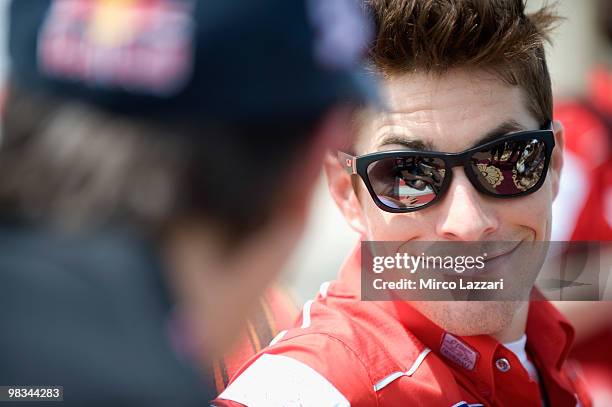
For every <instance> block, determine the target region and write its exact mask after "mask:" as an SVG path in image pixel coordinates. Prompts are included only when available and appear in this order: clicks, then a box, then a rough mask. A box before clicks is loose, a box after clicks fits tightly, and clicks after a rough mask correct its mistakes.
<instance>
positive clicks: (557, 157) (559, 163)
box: [550, 120, 565, 199]
mask: <svg viewBox="0 0 612 407" xmlns="http://www.w3.org/2000/svg"><path fill="white" fill-rule="evenodd" d="M553 132H554V133H555V148H554V150H553V153H552V157H551V161H550V175H551V176H552V192H553V199H555V198H556V197H557V194H558V193H559V183H560V177H561V170H562V168H563V150H564V148H565V135H564V129H563V124H561V122H560V121H558V120H555V121H553Z"/></svg>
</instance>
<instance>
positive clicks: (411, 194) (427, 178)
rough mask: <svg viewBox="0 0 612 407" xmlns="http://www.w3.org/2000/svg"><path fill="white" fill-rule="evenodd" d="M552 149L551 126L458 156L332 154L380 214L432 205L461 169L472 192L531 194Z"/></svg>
mask: <svg viewBox="0 0 612 407" xmlns="http://www.w3.org/2000/svg"><path fill="white" fill-rule="evenodd" d="M554 147H555V138H554V133H553V130H552V122H551V121H548V122H547V123H546V125H545V126H543V127H542V128H541V129H540V130H528V131H520V132H516V133H509V134H507V135H505V136H503V137H501V138H499V139H497V140H494V141H491V142H488V143H485V144H482V145H480V146H476V147H473V148H470V149H468V150H465V151H463V152H461V153H440V152H433V151H408V150H399V151H382V152H377V153H371V154H365V155H361V156H358V157H354V156H352V155H349V154H346V153H343V152H338V159H339V160H340V163H341V164H342V166H343V167H344V169H345V170H346V171H347V172H348V173H349V174H351V175H352V174H357V175H359V176H360V177H361V179H363V182H364V183H365V185H366V187H367V188H368V191H369V192H370V195H371V196H372V199H374V202H375V203H376V205H377V206H378V207H379V208H381V209H382V210H384V211H387V212H394V213H404V212H413V211H417V210H420V209H424V208H427V207H428V206H431V205H433V204H434V203H435V202H436V201H438V200H439V199H440V198H441V197H443V196H444V193H445V192H446V191H447V190H448V187H449V185H450V184H451V180H452V174H453V171H452V168H453V167H458V166H463V168H464V170H465V173H466V175H467V177H468V178H469V180H470V182H471V183H472V185H474V188H476V189H477V190H478V191H480V192H482V193H483V194H486V195H489V196H493V197H497V198H511V197H519V196H524V195H528V194H531V193H533V192H535V191H537V190H538V189H539V188H540V187H541V186H542V184H543V183H544V180H545V179H546V173H547V171H548V165H549V163H550V157H551V154H552V151H553V148H554Z"/></svg>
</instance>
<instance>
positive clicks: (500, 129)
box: [474, 120, 527, 147]
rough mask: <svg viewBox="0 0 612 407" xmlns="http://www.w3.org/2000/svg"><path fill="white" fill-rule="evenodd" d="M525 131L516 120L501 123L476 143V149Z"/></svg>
mask: <svg viewBox="0 0 612 407" xmlns="http://www.w3.org/2000/svg"><path fill="white" fill-rule="evenodd" d="M523 130H527V129H526V128H525V127H524V126H522V125H521V124H520V123H519V122H517V121H516V120H507V121H505V122H503V123H501V124H500V125H499V126H497V127H495V128H494V129H493V130H491V131H489V132H488V133H487V134H485V135H484V136H483V137H482V138H481V139H480V140H478V141H477V142H476V143H474V147H476V146H479V145H481V144H485V143H488V142H489V141H493V140H495V139H497V138H499V137H502V136H505V135H506V134H508V133H513V132H516V131H523Z"/></svg>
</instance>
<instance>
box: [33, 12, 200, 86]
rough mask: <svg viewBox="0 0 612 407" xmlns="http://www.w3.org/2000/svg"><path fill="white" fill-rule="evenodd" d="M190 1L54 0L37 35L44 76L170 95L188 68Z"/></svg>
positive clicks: (190, 58) (191, 25) (191, 27)
mask: <svg viewBox="0 0 612 407" xmlns="http://www.w3.org/2000/svg"><path fill="white" fill-rule="evenodd" d="M193 6H194V4H193V2H192V1H170V0H55V1H53V2H52V4H51V6H50V9H49V12H48V14H47V16H46V19H45V22H44V24H43V26H42V28H41V31H40V33H39V37H38V55H37V57H38V66H39V69H40V70H41V71H42V72H43V73H44V74H46V75H48V76H50V77H54V78H58V79H63V80H68V81H74V82H81V83H83V84H86V85H89V86H95V87H103V88H111V89H113V90H116V89H120V90H126V91H132V92H135V93H145V94H153V95H159V96H170V95H172V94H175V93H177V92H178V91H179V90H180V89H182V87H183V86H184V85H185V83H186V82H187V81H188V79H189V78H190V76H191V73H192V69H193V63H194V61H193V59H194V58H193V54H194V49H193V37H194V25H195V23H194V21H193V16H192V12H193Z"/></svg>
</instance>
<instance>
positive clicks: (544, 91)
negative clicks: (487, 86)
mask: <svg viewBox="0 0 612 407" xmlns="http://www.w3.org/2000/svg"><path fill="white" fill-rule="evenodd" d="M366 4H367V6H368V7H369V9H370V10H371V13H372V15H373V18H374V21H375V24H376V39H375V41H374V44H373V46H372V48H371V50H370V57H371V61H372V63H373V65H374V66H375V67H376V69H377V70H378V71H379V73H380V74H382V75H383V77H387V76H389V75H394V74H402V73H411V72H425V73H431V74H437V75H441V74H444V73H445V72H448V71H449V70H451V69H455V68H468V69H483V70H487V71H491V72H493V73H495V74H496V75H498V76H499V77H500V78H501V79H502V80H503V81H504V82H505V83H508V84H509V85H512V86H520V87H521V88H522V89H524V91H525V93H526V98H527V101H526V102H527V107H528V108H529V111H530V112H531V113H532V114H533V115H534V116H535V118H536V119H537V120H538V121H540V122H541V123H542V124H543V123H544V122H545V121H546V120H548V119H551V118H552V92H551V82H550V75H549V72H548V68H547V66H546V58H545V53H544V42H545V41H547V40H548V33H549V32H550V30H551V29H552V28H553V25H555V23H556V22H557V21H558V20H559V18H558V17H557V16H556V15H555V14H554V12H553V10H552V8H551V7H549V6H544V7H542V8H541V9H539V10H537V11H535V12H534V13H532V14H526V13H525V4H524V3H523V1H522V0H462V1H454V0H367V2H366Z"/></svg>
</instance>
